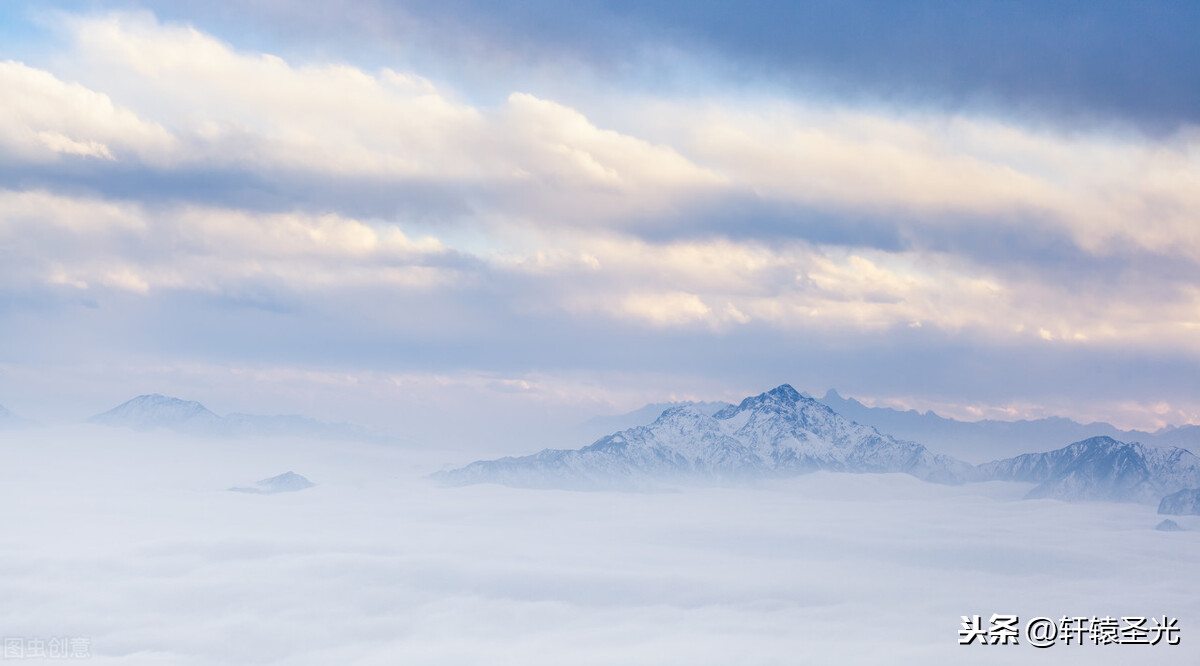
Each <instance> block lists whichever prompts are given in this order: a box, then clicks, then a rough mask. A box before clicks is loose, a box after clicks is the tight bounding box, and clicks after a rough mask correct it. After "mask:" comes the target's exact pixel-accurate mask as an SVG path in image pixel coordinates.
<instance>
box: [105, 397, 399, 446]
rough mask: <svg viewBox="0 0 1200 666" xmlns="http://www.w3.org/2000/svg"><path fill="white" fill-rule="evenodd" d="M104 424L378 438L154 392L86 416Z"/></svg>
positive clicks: (215, 433) (216, 433)
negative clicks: (218, 410)
mask: <svg viewBox="0 0 1200 666" xmlns="http://www.w3.org/2000/svg"><path fill="white" fill-rule="evenodd" d="M87 422H88V423H94V424H99V425H106V426H115V427H123V428H133V429H134V430H156V429H159V428H163V429H167V430H174V431H176V432H182V433H187V434H190V435H203V436H208V437H249V436H280V435H287V436H294V437H320V438H326V439H357V440H379V439H384V438H382V437H380V436H377V435H373V434H370V433H368V432H366V431H364V430H363V429H362V428H359V427H356V426H353V425H350V424H346V423H323V422H320V421H315V420H313V419H310V418H306V417H303V416H295V415H280V416H261V415H257V414H237V413H235V414H228V415H226V416H219V415H217V414H215V413H214V412H212V411H211V410H209V409H208V408H207V407H205V406H204V405H202V404H200V403H198V402H196V401H194V400H181V399H179V398H172V397H170V396H165V395H161V394H158V393H154V394H150V395H139V396H138V397H136V398H133V399H132V400H129V401H126V402H123V403H121V404H120V405H117V406H116V407H114V408H112V409H110V410H108V411H107V412H104V413H102V414H97V415H95V416H93V417H91V418H90V419H88V420H87Z"/></svg>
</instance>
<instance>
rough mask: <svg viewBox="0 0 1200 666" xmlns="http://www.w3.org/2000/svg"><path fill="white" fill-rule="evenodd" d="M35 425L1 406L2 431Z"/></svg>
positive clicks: (0, 428) (0, 420)
mask: <svg viewBox="0 0 1200 666" xmlns="http://www.w3.org/2000/svg"><path fill="white" fill-rule="evenodd" d="M32 425H34V423H33V421H28V420H26V419H23V418H21V417H19V416H17V415H16V414H13V413H12V412H11V411H9V410H8V408H7V407H5V406H4V405H0V430H16V429H18V428H28V427H29V426H32Z"/></svg>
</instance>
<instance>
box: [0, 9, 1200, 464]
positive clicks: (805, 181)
mask: <svg viewBox="0 0 1200 666" xmlns="http://www.w3.org/2000/svg"><path fill="white" fill-rule="evenodd" d="M342 4H346V3H318V2H303V1H302V2H281V1H280V0H243V1H240V2H226V1H220V0H217V1H213V2H207V3H191V2H172V1H163V2H142V3H138V2H121V1H112V2H89V1H83V2H54V1H51V2H21V1H15V2H8V3H5V4H4V5H3V6H2V7H0V330H3V331H4V334H3V335H0V404H3V405H5V406H7V407H8V408H9V409H11V410H13V411H14V412H17V413H19V414H22V415H27V416H30V417H32V418H38V419H42V420H46V421H56V420H57V421H63V420H65V421H70V420H78V419H82V418H84V417H86V416H88V415H90V414H92V413H96V412H99V411H102V410H104V409H107V408H109V407H111V406H113V405H115V404H117V403H119V402H121V401H123V400H125V399H127V398H129V397H132V396H134V395H138V394H142V393H151V392H160V393H166V394H170V395H176V396H179V397H183V398H189V399H197V400H200V401H202V402H204V403H205V404H206V405H208V406H209V407H211V408H212V409H214V410H215V411H217V412H219V413H226V412H231V411H244V412H257V413H275V412H288V413H305V414H309V415H312V416H315V417H318V418H323V419H327V420H347V421H355V422H362V423H368V424H379V425H387V426H391V427H395V428H398V429H400V430H405V431H408V432H411V433H413V436H414V437H417V438H418V439H424V440H429V439H431V438H432V439H436V438H437V437H438V433H439V432H451V431H453V432H455V433H458V434H456V435H454V436H456V437H461V438H468V437H487V436H492V435H494V434H495V432H496V431H497V430H506V431H510V432H518V433H519V432H523V431H522V428H525V429H527V430H530V429H533V426H531V425H529V424H530V423H533V422H550V421H561V422H563V423H566V422H577V421H581V420H583V419H585V418H586V417H588V416H591V415H595V414H599V413H615V412H620V411H626V410H630V409H634V408H636V407H638V406H640V405H642V404H644V403H648V402H659V401H664V400H682V399H703V400H719V399H723V400H738V399H740V398H741V397H743V396H745V395H748V394H756V393H759V392H761V391H764V390H767V389H770V388H772V387H774V386H776V385H778V384H781V383H784V382H788V383H791V384H792V385H794V386H796V387H797V388H798V389H800V390H807V391H810V392H813V393H818V394H819V393H823V392H824V391H825V390H826V389H828V388H837V389H838V390H839V391H841V392H842V394H844V395H850V396H854V397H857V398H859V399H860V400H863V401H864V402H866V403H867V404H874V405H883V406H895V407H901V408H917V409H930V408H933V409H935V410H936V411H938V413H941V414H943V415H946V416H952V417H956V418H964V419H978V418H985V417H989V418H1002V419H1017V418H1034V417H1040V416H1048V415H1062V416H1069V417H1072V418H1076V419H1078V420H1081V421H1091V420H1101V421H1107V422H1111V423H1114V424H1116V425H1118V426H1121V427H1139V428H1156V427H1160V426H1164V425H1179V424H1184V423H1200V382H1197V381H1196V377H1198V376H1200V336H1198V335H1197V333H1200V69H1197V68H1196V67H1195V66H1194V63H1196V62H1200V44H1198V43H1197V42H1196V40H1195V39H1194V32H1195V31H1194V27H1195V26H1196V25H1200V6H1198V5H1197V4H1195V3H1187V2H1177V3H1173V2H1150V3H1133V2H1109V3H1075V2H1045V1H1044V2H974V3H948V2H911V3H883V2H853V1H852V2H809V3H776V2H761V1H760V2H755V1H748V2H739V3H720V2H712V1H695V2H679V3H672V2H615V1H612V2H603V1H598V0H597V1H583V2H577V3H558V2H543V1H541V0H536V1H531V2H507V1H490V2H475V1H473V0H450V1H442V2H425V1H414V2H385V1H383V0H364V1H362V2H355V3H349V4H348V6H341V5H342ZM464 410H472V411H471V414H472V416H471V417H470V418H463V417H462V415H463V413H464Z"/></svg>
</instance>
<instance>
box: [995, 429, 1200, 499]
mask: <svg viewBox="0 0 1200 666" xmlns="http://www.w3.org/2000/svg"><path fill="white" fill-rule="evenodd" d="M976 469H977V472H978V475H979V476H978V478H979V479H980V480H995V481H1021V482H1026V483H1036V484H1038V485H1037V486H1035V487H1034V488H1033V490H1030V491H1029V494H1028V495H1026V497H1028V498H1040V497H1049V498H1054V499H1061V500H1069V501H1076V500H1101V501H1110V502H1156V503H1157V502H1159V500H1160V499H1161V498H1162V497H1163V496H1165V495H1170V494H1171V493H1175V492H1177V491H1180V490H1182V489H1185V488H1195V487H1200V458H1197V457H1196V456H1195V455H1193V454H1192V453H1191V452H1190V451H1188V450H1186V449H1179V448H1174V447H1172V448H1150V447H1146V446H1143V445H1141V444H1138V443H1136V442H1135V443H1127V442H1120V441H1117V440H1115V439H1113V438H1111V437H1092V438H1090V439H1086V440H1083V441H1080V442H1075V443H1074V444H1071V445H1069V446H1066V447H1063V448H1061V449H1058V450H1055V451H1050V452H1047V453H1026V454H1024V455H1020V456H1016V457H1014V458H1008V459H1006V460H996V461H993V462H989V463H984V464H982V465H979V466H978V467H977V468H976Z"/></svg>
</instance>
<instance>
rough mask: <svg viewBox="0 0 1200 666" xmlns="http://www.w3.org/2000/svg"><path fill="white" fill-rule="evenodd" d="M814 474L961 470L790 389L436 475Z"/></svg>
mask: <svg viewBox="0 0 1200 666" xmlns="http://www.w3.org/2000/svg"><path fill="white" fill-rule="evenodd" d="M819 470H827V471H837V472H903V473H907V474H912V475H913V476H916V477H918V478H922V479H926V480H931V481H941V482H951V483H952V482H959V481H963V480H966V479H967V478H968V477H969V476H970V472H971V468H970V466H969V465H967V464H965V463H962V462H960V461H957V460H954V459H951V458H947V457H945V456H936V455H933V454H931V453H930V452H929V451H927V450H925V447H923V446H921V445H920V444H917V443H915V442H904V441H899V440H896V439H894V438H891V437H888V436H886V435H881V434H880V433H879V432H877V431H876V430H874V429H873V428H870V427H868V426H862V425H858V424H856V423H853V422H850V421H847V420H846V419H843V418H842V417H840V416H838V415H837V414H836V413H834V412H833V410H831V409H829V408H828V407H826V406H825V405H823V404H821V403H818V402H816V401H815V400H813V399H812V398H809V397H807V396H805V395H803V394H801V393H800V392H798V391H796V389H794V388H792V387H791V386H789V385H787V384H784V385H781V386H779V387H777V388H775V389H772V390H770V391H767V392H765V393H762V394H759V395H757V396H751V397H748V398H746V399H745V400H742V401H741V403H739V404H738V405H736V406H730V407H727V408H725V409H722V410H720V411H719V412H717V413H715V414H713V415H712V416H709V415H707V414H705V413H703V412H701V411H699V410H697V409H695V408H692V407H689V406H680V407H673V408H670V409H667V410H666V411H664V412H663V413H662V414H661V415H660V416H659V417H658V419H657V420H655V421H654V422H653V423H651V424H649V425H646V426H638V427H635V428H629V429H626V430H622V431H620V432H617V433H613V434H612V435H608V436H607V437H603V438H601V439H599V440H597V441H596V442H595V443H593V444H591V445H589V446H585V447H583V448H582V449H578V450H554V449H547V450H545V451H542V452H540V453H537V454H534V455H532V456H525V457H521V458H503V459H500V460H492V461H479V462H475V463H472V464H470V465H468V466H466V467H464V468H461V469H458V470H453V471H450V472H445V473H442V474H440V475H438V477H439V478H440V479H441V480H443V481H446V482H449V483H454V484H464V483H478V482H489V481H491V482H498V483H505V484H509V485H517V486H535V487H551V486H553V487H576V486H583V487H595V486H611V485H629V484H630V483H633V484H634V485H646V484H647V483H654V482H657V481H674V480H700V481H719V480H731V479H750V478H762V477H779V476H792V475H796V474H802V473H806V472H814V471H819Z"/></svg>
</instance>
